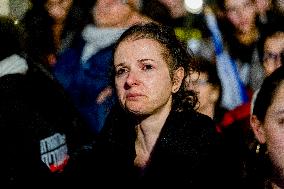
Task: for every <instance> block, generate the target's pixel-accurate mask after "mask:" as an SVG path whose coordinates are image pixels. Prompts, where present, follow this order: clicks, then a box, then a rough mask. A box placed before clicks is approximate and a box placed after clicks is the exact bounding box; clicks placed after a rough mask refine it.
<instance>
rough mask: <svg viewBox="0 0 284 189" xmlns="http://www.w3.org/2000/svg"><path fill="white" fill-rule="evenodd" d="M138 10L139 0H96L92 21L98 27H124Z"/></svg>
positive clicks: (139, 6)
mask: <svg viewBox="0 0 284 189" xmlns="http://www.w3.org/2000/svg"><path fill="white" fill-rule="evenodd" d="M140 8H141V0H97V2H96V3H95V5H94V7H93V19H94V22H95V23H96V25H97V26H98V27H125V26H126V25H127V24H128V20H129V19H130V18H131V17H132V16H133V14H134V13H137V12H139V11H140Z"/></svg>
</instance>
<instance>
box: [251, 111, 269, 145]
mask: <svg viewBox="0 0 284 189" xmlns="http://www.w3.org/2000/svg"><path fill="white" fill-rule="evenodd" d="M250 125H251V127H252V130H253V132H254V135H255V137H256V139H257V140H258V142H259V143H261V144H264V143H265V142H266V137H265V131H264V129H263V124H262V123H261V122H260V121H259V120H258V119H257V117H256V116H255V115H252V116H251V117H250Z"/></svg>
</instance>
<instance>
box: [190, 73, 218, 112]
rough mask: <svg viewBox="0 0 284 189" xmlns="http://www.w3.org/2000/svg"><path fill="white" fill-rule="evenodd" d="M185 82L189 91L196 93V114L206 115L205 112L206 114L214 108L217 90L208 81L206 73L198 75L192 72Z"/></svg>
mask: <svg viewBox="0 0 284 189" xmlns="http://www.w3.org/2000/svg"><path fill="white" fill-rule="evenodd" d="M186 82H187V87H188V89H189V90H194V91H196V92H197V95H198V101H199V107H198V109H197V111H198V112H200V113H204V114H206V113H205V112H207V109H208V108H209V107H212V106H213V107H215V104H216V103H217V101H218V98H219V90H218V89H217V88H215V87H214V86H213V85H212V84H211V83H210V82H209V81H208V76H207V74H206V73H202V72H200V74H198V73H197V72H194V73H192V74H191V75H190V76H189V77H187V78H186ZM209 116H210V115H209Z"/></svg>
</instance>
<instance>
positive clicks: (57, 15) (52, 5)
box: [45, 0, 73, 23]
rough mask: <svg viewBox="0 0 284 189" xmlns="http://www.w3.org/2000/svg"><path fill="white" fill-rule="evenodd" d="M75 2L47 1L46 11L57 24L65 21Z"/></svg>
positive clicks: (69, 0)
mask: <svg viewBox="0 0 284 189" xmlns="http://www.w3.org/2000/svg"><path fill="white" fill-rule="evenodd" d="M72 3H73V0H47V2H46V3H45V9H46V10H47V11H48V13H49V15H50V16H51V17H52V18H53V19H54V21H55V22H56V23H62V22H64V21H65V19H66V17H67V15H68V13H69V10H70V8H71V6H72Z"/></svg>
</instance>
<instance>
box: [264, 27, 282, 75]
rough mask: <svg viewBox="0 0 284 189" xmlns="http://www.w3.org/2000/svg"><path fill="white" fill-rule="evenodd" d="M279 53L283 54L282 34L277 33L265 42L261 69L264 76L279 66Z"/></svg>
mask: <svg viewBox="0 0 284 189" xmlns="http://www.w3.org/2000/svg"><path fill="white" fill-rule="evenodd" d="M281 53H284V32H278V33H276V34H274V35H272V36H271V37H268V38H267V39H266V40H265V43H264V57H263V67H264V72H265V75H266V76H268V75H270V74H271V73H272V72H273V71H274V70H276V69H277V68H278V67H280V66H281Z"/></svg>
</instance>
